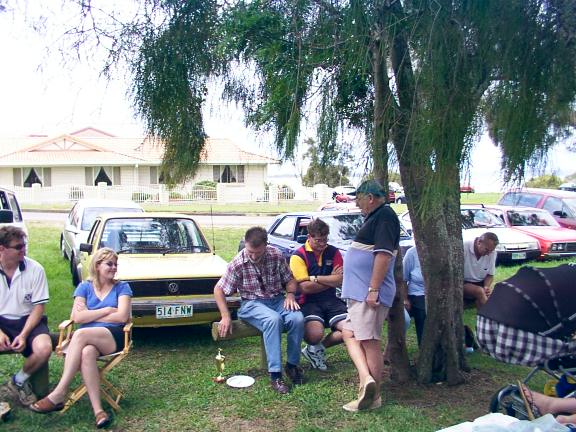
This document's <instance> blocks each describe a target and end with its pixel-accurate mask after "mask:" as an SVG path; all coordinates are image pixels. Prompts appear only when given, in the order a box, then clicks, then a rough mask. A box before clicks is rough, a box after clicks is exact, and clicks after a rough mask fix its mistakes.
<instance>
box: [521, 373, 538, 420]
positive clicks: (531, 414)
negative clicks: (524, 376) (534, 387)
mask: <svg viewBox="0 0 576 432" xmlns="http://www.w3.org/2000/svg"><path fill="white" fill-rule="evenodd" d="M518 390H519V392H520V396H522V400H523V401H524V407H525V408H526V414H527V416H528V420H534V419H535V418H537V417H541V416H542V414H540V410H539V409H538V407H537V406H536V405H535V404H534V398H533V397H532V392H531V391H530V389H529V388H528V387H526V385H524V384H522V382H520V381H518Z"/></svg>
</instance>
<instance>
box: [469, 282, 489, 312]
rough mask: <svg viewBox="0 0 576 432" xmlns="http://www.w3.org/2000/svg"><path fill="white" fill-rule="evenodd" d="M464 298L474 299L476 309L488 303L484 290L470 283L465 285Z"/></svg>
mask: <svg viewBox="0 0 576 432" xmlns="http://www.w3.org/2000/svg"><path fill="white" fill-rule="evenodd" d="M464 297H465V298H470V299H474V301H475V302H476V308H479V307H480V306H483V305H484V304H485V303H486V302H487V301H488V297H486V293H485V292H484V288H483V287H481V286H478V285H474V284H470V283H465V284H464Z"/></svg>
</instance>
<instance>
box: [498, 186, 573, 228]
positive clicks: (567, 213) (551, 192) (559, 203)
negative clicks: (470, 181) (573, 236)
mask: <svg viewBox="0 0 576 432" xmlns="http://www.w3.org/2000/svg"><path fill="white" fill-rule="evenodd" d="M498 204H499V205H505V206H513V207H517V206H523V207H537V208H541V209H544V210H546V211H547V212H548V213H550V214H551V215H552V216H554V219H556V221H557V222H558V223H559V224H560V225H562V226H563V227H565V228H570V229H576V192H571V191H565V190H558V189H538V188H524V189H516V190H511V191H508V192H506V193H505V194H504V195H503V196H502V198H500V201H498Z"/></svg>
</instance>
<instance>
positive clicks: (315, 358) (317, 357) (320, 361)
mask: <svg viewBox="0 0 576 432" xmlns="http://www.w3.org/2000/svg"><path fill="white" fill-rule="evenodd" d="M302 355H303V356H304V358H305V359H306V360H308V361H309V362H310V364H311V365H312V368H313V369H318V370H321V371H325V370H328V366H326V359H325V357H324V350H319V349H316V350H315V351H312V350H311V349H310V345H306V346H305V347H304V348H302Z"/></svg>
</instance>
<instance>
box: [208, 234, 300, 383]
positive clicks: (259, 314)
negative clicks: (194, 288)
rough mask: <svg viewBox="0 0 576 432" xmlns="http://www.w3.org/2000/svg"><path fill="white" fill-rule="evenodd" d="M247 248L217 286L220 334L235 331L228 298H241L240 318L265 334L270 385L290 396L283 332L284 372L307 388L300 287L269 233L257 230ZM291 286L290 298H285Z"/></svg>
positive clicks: (246, 239)
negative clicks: (270, 243)
mask: <svg viewBox="0 0 576 432" xmlns="http://www.w3.org/2000/svg"><path fill="white" fill-rule="evenodd" d="M244 242H245V247H244V249H243V250H241V251H240V252H239V253H238V254H237V255H236V256H235V257H234V259H232V261H231V262H230V264H228V267H227V269H226V272H225V273H224V275H223V276H222V278H221V279H220V280H219V281H218V283H217V284H216V286H215V287H214V297H215V299H216V304H217V305H218V309H219V310H220V315H221V316H222V319H221V320H220V323H219V333H220V336H221V337H225V336H226V335H227V334H228V332H231V331H232V326H231V317H230V311H229V310H228V305H227V303H226V296H229V295H232V294H233V293H235V292H236V291H238V293H239V294H240V297H241V298H242V304H241V306H240V309H239V310H238V318H240V319H241V320H244V321H246V322H247V323H249V324H251V325H253V326H254V327H256V328H257V329H258V330H260V331H261V332H262V335H263V337H264V347H265V348H266V357H267V359H268V372H269V373H270V379H271V382H270V384H271V386H272V388H273V389H274V390H275V391H277V392H278V393H281V394H285V393H288V392H289V388H288V386H287V385H286V384H285V383H284V381H283V379H282V331H283V330H286V331H287V334H288V336H287V338H288V339H287V342H288V343H287V357H288V358H287V362H286V366H285V369H284V370H285V372H286V375H287V376H288V378H290V380H291V381H292V383H293V384H295V385H297V384H302V382H303V375H302V369H301V368H300V367H299V366H298V365H299V364H300V345H301V344H302V339H303V337H304V317H303V316H302V313H301V312H300V306H299V305H298V303H297V301H296V299H295V296H294V295H295V293H296V290H297V288H298V283H297V282H296V280H295V279H294V277H293V276H292V273H291V272H290V269H289V267H288V264H287V262H286V260H285V259H284V257H283V256H282V254H281V253H280V251H278V250H277V249H276V248H274V247H272V246H268V244H267V243H268V234H267V232H266V230H265V229H264V228H261V227H252V228H250V229H249V230H248V231H246V234H245V236H244ZM284 286H285V287H286V295H284V292H285V289H284Z"/></svg>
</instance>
